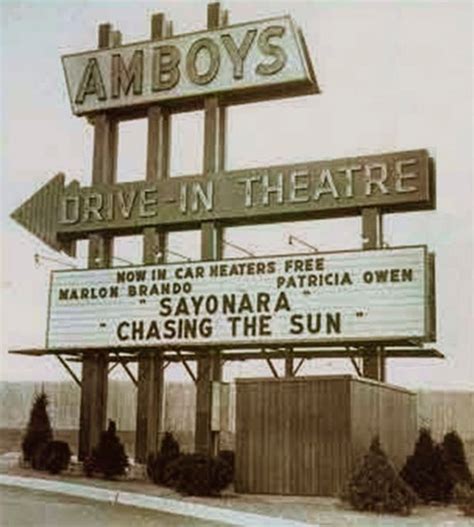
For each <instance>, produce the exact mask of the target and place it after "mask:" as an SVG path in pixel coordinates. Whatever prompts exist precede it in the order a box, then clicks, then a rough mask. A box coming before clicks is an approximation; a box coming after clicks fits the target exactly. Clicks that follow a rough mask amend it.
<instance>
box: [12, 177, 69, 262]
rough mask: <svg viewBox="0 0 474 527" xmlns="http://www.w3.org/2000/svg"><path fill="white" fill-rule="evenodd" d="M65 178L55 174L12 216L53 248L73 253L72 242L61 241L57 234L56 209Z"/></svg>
mask: <svg viewBox="0 0 474 527" xmlns="http://www.w3.org/2000/svg"><path fill="white" fill-rule="evenodd" d="M64 179H65V176H64V174H62V173H59V174H57V175H56V176H54V177H53V178H52V179H51V180H49V181H48V183H46V185H43V186H42V187H41V188H40V189H39V190H38V191H37V192H35V193H34V194H33V196H31V198H30V199H28V200H27V201H25V203H23V204H22V205H20V206H19V207H18V208H17V209H16V210H15V212H13V213H12V215H11V218H12V219H14V220H15V221H16V222H17V223H19V224H20V225H21V226H22V227H24V228H25V229H26V230H27V231H28V232H31V233H32V234H34V235H35V236H36V237H37V238H39V239H40V240H41V241H43V242H44V243H45V244H46V245H49V247H51V248H52V249H55V250H56V251H61V250H62V251H65V252H67V253H68V254H72V253H73V249H72V246H71V244H68V243H64V244H63V243H61V242H60V241H59V240H58V236H57V234H58V233H57V227H58V226H57V218H56V214H55V211H57V210H58V209H59V206H60V203H61V199H62V196H63V193H64Z"/></svg>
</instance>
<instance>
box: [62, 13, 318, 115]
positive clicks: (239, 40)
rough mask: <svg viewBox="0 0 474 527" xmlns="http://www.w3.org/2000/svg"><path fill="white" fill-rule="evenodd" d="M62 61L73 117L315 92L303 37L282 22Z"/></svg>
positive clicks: (286, 21) (288, 20) (287, 19)
mask: <svg viewBox="0 0 474 527" xmlns="http://www.w3.org/2000/svg"><path fill="white" fill-rule="evenodd" d="M62 60H63V66H64V71H65V75H66V81H67V86H68V90H69V97H70V100H71V105H72V109H73V112H74V113H75V114H76V115H82V114H87V113H90V112H94V111H103V110H108V109H112V108H123V107H125V106H136V105H144V104H150V103H153V102H166V101H167V102H169V101H172V100H177V99H181V100H183V99H184V100H187V101H192V100H196V99H199V98H202V97H203V96H205V95H210V94H216V93H219V94H221V95H222V96H223V97H224V99H225V100H227V102H228V103H238V102H245V101H247V102H248V101H251V100H258V98H259V97H261V96H262V95H263V94H264V95H265V97H266V98H267V96H268V95H270V94H271V93H272V92H275V95H277V96H282V97H287V96H291V95H302V94H305V93H315V92H316V91H317V85H316V79H315V77H314V73H313V71H312V67H311V64H310V61H309V59H308V57H307V53H306V48H305V44H304V42H303V37H302V35H301V33H300V31H299V29H298V28H297V27H296V26H295V25H294V23H293V21H292V20H291V18H290V17H281V18H273V19H268V20H262V21H259V22H254V23H246V24H240V25H235V26H230V27H227V28H225V29H220V30H214V31H202V32H196V33H191V34H185V35H180V36H177V37H173V38H167V39H165V40H160V41H149V42H140V43H135V44H130V45H126V46H120V47H117V48H112V49H104V50H98V51H89V52H86V53H79V54H74V55H66V56H64V57H63V59H62ZM283 86H284V92H282V91H281V88H282V87H283ZM230 92H232V93H230Z"/></svg>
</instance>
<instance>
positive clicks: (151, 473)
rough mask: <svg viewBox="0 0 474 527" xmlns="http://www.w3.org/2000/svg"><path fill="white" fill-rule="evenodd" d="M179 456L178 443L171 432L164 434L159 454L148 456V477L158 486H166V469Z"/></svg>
mask: <svg viewBox="0 0 474 527" xmlns="http://www.w3.org/2000/svg"><path fill="white" fill-rule="evenodd" d="M179 455H180V448H179V443H178V442H177V441H176V439H175V438H174V437H173V434H172V433H171V432H166V433H165V435H164V437H163V439H162V441H161V446H160V452H159V453H158V454H156V455H153V454H150V456H148V460H147V474H148V477H149V478H150V479H151V480H152V481H153V482H154V483H157V484H158V485H168V486H169V483H168V482H167V480H166V478H165V474H166V467H167V466H168V465H169V464H170V463H171V462H172V461H174V460H175V459H177V458H178V457H179Z"/></svg>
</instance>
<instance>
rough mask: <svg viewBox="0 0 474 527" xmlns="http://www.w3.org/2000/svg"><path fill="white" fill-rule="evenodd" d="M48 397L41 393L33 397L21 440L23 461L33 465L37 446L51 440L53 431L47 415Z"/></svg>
mask: <svg viewBox="0 0 474 527" xmlns="http://www.w3.org/2000/svg"><path fill="white" fill-rule="evenodd" d="M48 404H49V401H48V396H47V395H46V394H45V393H44V392H41V393H39V394H36V395H35V398H34V400H33V405H32V407H31V410H30V418H29V421H28V425H27V428H26V434H25V436H24V438H23V441H22V444H21V449H22V452H23V459H24V460H25V461H29V462H31V463H32V464H34V456H35V451H36V449H37V448H38V446H39V445H42V444H45V443H47V442H48V441H51V440H52V439H53V431H52V429H51V423H50V421H49V415H48V409H47V408H48Z"/></svg>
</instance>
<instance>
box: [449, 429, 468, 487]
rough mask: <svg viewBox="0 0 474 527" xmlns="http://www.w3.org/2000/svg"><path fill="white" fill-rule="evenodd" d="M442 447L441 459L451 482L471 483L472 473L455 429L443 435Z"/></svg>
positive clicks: (466, 484)
mask: <svg viewBox="0 0 474 527" xmlns="http://www.w3.org/2000/svg"><path fill="white" fill-rule="evenodd" d="M442 448H443V460H444V463H445V465H446V469H447V471H448V474H449V477H450V479H451V481H452V482H453V484H454V485H457V484H461V485H464V486H469V485H471V483H472V474H471V471H470V469H469V465H468V464H467V461H466V454H465V453H464V444H463V442H462V439H461V438H460V437H459V435H458V434H457V433H456V432H455V431H453V432H449V433H447V434H446V435H445V436H444V439H443V444H442Z"/></svg>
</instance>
